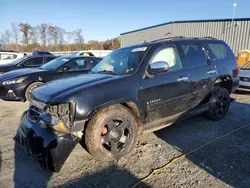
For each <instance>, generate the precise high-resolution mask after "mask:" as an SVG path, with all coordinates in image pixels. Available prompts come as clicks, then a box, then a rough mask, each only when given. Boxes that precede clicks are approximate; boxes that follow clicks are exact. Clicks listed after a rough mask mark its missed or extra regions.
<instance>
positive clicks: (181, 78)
mask: <svg viewBox="0 0 250 188" xmlns="http://www.w3.org/2000/svg"><path fill="white" fill-rule="evenodd" d="M185 80H188V77H180V78H178V79H177V81H178V82H181V81H185Z"/></svg>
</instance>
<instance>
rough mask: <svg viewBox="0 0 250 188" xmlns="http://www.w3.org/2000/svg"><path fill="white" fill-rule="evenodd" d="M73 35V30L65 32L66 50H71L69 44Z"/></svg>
mask: <svg viewBox="0 0 250 188" xmlns="http://www.w3.org/2000/svg"><path fill="white" fill-rule="evenodd" d="M74 37H75V33H74V32H66V42H67V44H68V45H67V48H68V50H71V44H72V43H73V40H74Z"/></svg>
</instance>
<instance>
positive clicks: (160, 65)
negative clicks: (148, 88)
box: [147, 61, 169, 75]
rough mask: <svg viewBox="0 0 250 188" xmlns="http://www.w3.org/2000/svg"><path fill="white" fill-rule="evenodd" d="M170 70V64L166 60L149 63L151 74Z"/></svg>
mask: <svg viewBox="0 0 250 188" xmlns="http://www.w3.org/2000/svg"><path fill="white" fill-rule="evenodd" d="M168 70H169V64H168V63H167V62H166V61H156V62H154V63H152V64H149V65H148V68H147V72H148V73H149V74H150V75H154V74H159V73H162V72H167V71H168Z"/></svg>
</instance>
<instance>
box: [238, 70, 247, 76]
mask: <svg viewBox="0 0 250 188" xmlns="http://www.w3.org/2000/svg"><path fill="white" fill-rule="evenodd" d="M239 76H240V77H250V70H243V69H240V75H239Z"/></svg>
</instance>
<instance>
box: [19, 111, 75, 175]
mask: <svg viewBox="0 0 250 188" xmlns="http://www.w3.org/2000/svg"><path fill="white" fill-rule="evenodd" d="M18 137H19V141H20V143H21V145H22V146H23V147H24V150H25V152H26V153H27V154H31V155H32V156H33V157H34V158H35V160H36V161H37V162H38V163H39V164H40V165H42V166H44V167H46V168H48V169H50V170H51V171H53V172H58V171H60V169H61V168H62V166H63V164H64V162H65V161H66V159H67V158H68V156H69V155H70V153H71V152H72V150H73V149H74V147H75V146H76V145H77V144H78V142H79V138H77V137H75V136H72V135H70V134H67V135H64V136H56V135H55V134H53V133H51V132H49V131H48V130H47V129H45V128H43V127H41V124H40V123H34V122H31V121H30V120H29V119H28V118H27V116H26V112H24V114H23V116H22V118H21V123H20V127H19V129H18Z"/></svg>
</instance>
